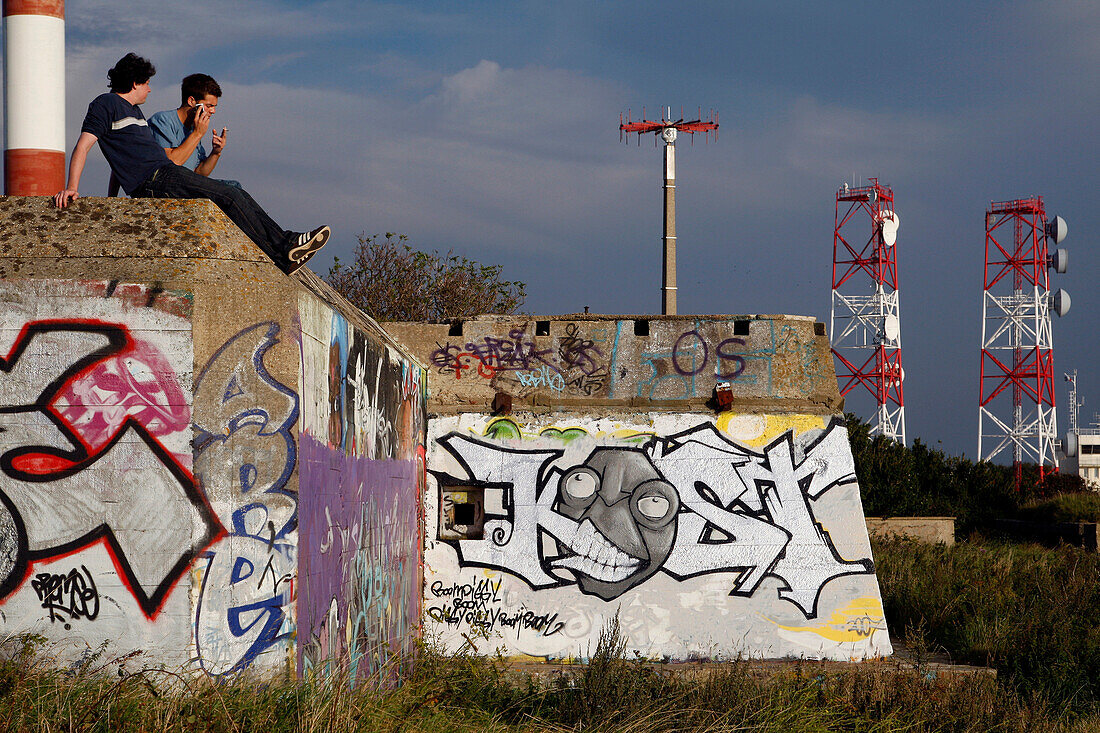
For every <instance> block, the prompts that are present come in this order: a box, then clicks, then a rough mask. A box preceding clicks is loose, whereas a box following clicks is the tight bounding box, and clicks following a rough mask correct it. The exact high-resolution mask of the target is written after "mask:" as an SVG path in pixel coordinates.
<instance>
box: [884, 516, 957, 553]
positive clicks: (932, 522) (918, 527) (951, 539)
mask: <svg viewBox="0 0 1100 733" xmlns="http://www.w3.org/2000/svg"><path fill="white" fill-rule="evenodd" d="M867 531H868V532H869V533H870V535H871V536H872V537H882V538H891V537H901V538H905V539H913V540H917V541H919V542H927V543H929V544H936V543H940V542H942V543H943V544H945V545H948V546H950V545H953V544H955V518H954V517H889V518H886V519H883V518H882V517H867Z"/></svg>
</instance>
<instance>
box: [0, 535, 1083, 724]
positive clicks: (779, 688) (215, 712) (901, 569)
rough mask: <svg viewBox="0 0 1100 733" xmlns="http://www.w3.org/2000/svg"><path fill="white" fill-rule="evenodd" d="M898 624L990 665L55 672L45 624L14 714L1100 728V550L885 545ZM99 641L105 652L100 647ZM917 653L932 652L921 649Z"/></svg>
mask: <svg viewBox="0 0 1100 733" xmlns="http://www.w3.org/2000/svg"><path fill="white" fill-rule="evenodd" d="M874 550H875V558H876V562H877V564H878V569H879V578H880V582H881V585H882V588H883V596H884V601H885V605H886V609H887V616H888V620H889V622H890V625H891V630H892V633H893V635H894V636H895V638H901V637H905V638H907V640H908V641H909V643H910V645H911V646H912V647H914V648H915V649H916V651H917V652H920V650H921V648H922V647H925V646H934V647H938V648H942V649H944V650H946V651H948V652H949V653H950V654H951V655H952V656H953V657H954V658H955V659H957V660H959V661H964V662H971V663H977V664H990V665H992V666H995V667H996V668H997V669H998V672H999V676H998V678H997V679H996V680H993V679H989V678H988V677H986V676H981V675H972V676H969V675H959V676H952V677H948V676H942V675H941V676H938V677H937V676H935V675H934V674H932V672H931V671H930V670H929V669H928V668H926V667H920V666H918V668H917V669H916V670H913V671H906V670H901V669H900V668H899V667H897V666H891V665H889V664H887V665H882V664H867V665H852V666H851V667H850V668H847V669H845V670H844V671H838V672H832V673H822V672H821V667H813V666H807V665H803V664H797V663H796V664H792V665H791V666H790V667H789V668H787V669H786V670H785V671H784V672H783V673H780V674H777V675H774V676H765V675H762V674H761V673H760V672H759V668H758V667H756V666H754V665H752V664H749V663H747V662H732V663H730V664H727V665H723V666H722V667H721V668H720V669H718V670H717V671H714V672H713V674H710V675H709V676H705V677H703V676H700V677H699V678H697V679H689V678H686V677H684V676H682V675H672V674H669V673H667V672H664V671H662V668H661V666H660V665H650V664H646V663H645V662H644V661H643V660H640V659H634V658H628V657H627V656H626V655H625V654H624V648H625V644H624V640H623V638H622V635H621V634H620V632H619V629H618V627H617V625H616V624H614V623H613V624H611V625H609V626H608V627H607V628H605V629H604V630H603V633H602V634H601V635H600V638H599V641H598V643H597V645H596V648H595V649H594V650H593V651H592V652H591V654H590V659H591V661H590V663H589V664H588V665H587V666H586V667H583V668H581V669H580V670H579V671H578V672H577V674H576V675H575V677H572V678H570V677H556V678H553V679H552V681H551V682H545V681H543V682H539V681H536V680H534V679H531V678H530V677H525V676H521V675H518V674H515V673H513V672H511V671H510V670H509V669H508V666H507V662H506V661H505V660H503V659H500V658H494V657H491V656H490V657H484V656H474V655H468V654H457V655H442V654H439V653H437V652H435V651H433V650H432V649H431V648H426V649H424V650H422V652H421V653H420V655H419V658H418V659H417V663H416V664H415V665H414V667H413V672H412V674H411V676H410V677H409V679H408V680H407V681H406V683H405V684H404V685H402V686H401V687H400V688H398V689H395V690H377V689H373V688H370V687H366V686H359V687H354V688H353V687H352V686H350V685H349V684H348V682H347V680H344V679H339V678H338V677H337V678H330V679H327V680H306V681H300V682H290V681H278V682H276V681H262V680H255V679H247V678H244V679H240V680H237V681H235V682H232V683H224V684H216V683H214V682H212V681H210V680H208V679H205V678H202V679H199V678H195V677H192V676H184V675H178V674H172V673H165V672H154V671H152V670H140V669H134V670H133V671H129V672H127V671H124V670H125V669H127V668H132V665H133V664H134V663H135V660H133V659H131V660H125V667H122V666H120V665H119V664H118V663H117V662H118V661H119V660H108V661H105V655H103V654H95V655H90V656H89V658H88V659H87V660H85V662H84V663H82V664H81V665H79V666H77V667H75V668H71V669H67V670H58V669H56V668H55V667H54V666H51V665H50V664H49V659H48V651H49V650H48V648H47V647H46V646H45V645H44V643H43V640H42V639H40V638H32V637H21V638H12V639H8V640H7V641H6V642H4V644H3V646H4V652H5V653H4V654H3V661H0V730H5V731H7V730H11V731H24V730H27V731H31V730H43V731H47V730H48V731H145V732H149V733H151V732H153V731H184V730H186V731H226V732H230V731H232V732H238V731H240V732H243V731H263V732H264V733H280V732H281V731H318V732H323V733H345V732H349V731H455V732H459V733H464V732H466V731H546V732H553V733H559V732H564V731H627V732H630V731H639V732H640V731H647V732H648V731H774V732H775V733H795V732H801V731H811V732H812V731H868V732H872V731H873V732H875V733H893V732H895V731H897V732H900V731H907V732H917V733H919V732H922V731H951V732H954V731H959V732H962V731H974V732H978V731H1006V732H1008V731H1037V732H1039V733H1044V732H1047V731H1049V732H1050V733H1078V732H1084V731H1097V730H1100V704H1098V703H1100V689H1098V685H1100V631H1097V630H1096V629H1094V628H1093V626H1094V625H1095V624H1094V622H1095V619H1094V615H1095V612H1096V610H1097V609H1098V608H1100V588H1098V585H1100V583H1098V582H1097V581H1098V578H1100V575H1098V573H1100V557H1098V556H1096V555H1089V554H1086V553H1084V552H1082V551H1080V550H1077V549H1075V548H1060V549H1057V550H1046V549H1042V548H1038V547H1029V546H1012V545H1002V544H997V543H990V542H985V541H981V540H978V539H975V540H974V541H971V542H964V543H960V544H958V545H956V546H955V547H951V548H948V547H943V546H930V545H917V544H914V543H909V542H904V541H890V542H881V543H876V544H875V547H874ZM101 651H102V650H101ZM919 656H920V654H918V657H919Z"/></svg>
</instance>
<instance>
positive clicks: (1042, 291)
mask: <svg viewBox="0 0 1100 733" xmlns="http://www.w3.org/2000/svg"><path fill="white" fill-rule="evenodd" d="M1065 236H1066V222H1065V221H1064V220H1063V219H1062V218H1061V217H1055V218H1054V219H1053V220H1048V219H1047V215H1046V210H1045V209H1044V207H1043V199H1042V197H1041V196H1033V197H1031V198H1027V199H1016V200H1013V201H1000V202H996V203H990V205H989V210H988V211H987V212H986V214H985V282H984V286H983V293H982V360H981V376H980V389H979V396H978V456H979V457H980V458H982V459H984V460H992V459H993V458H994V457H995V456H997V455H998V454H1000V453H1001V452H1002V451H1006V450H1008V449H1011V450H1012V462H1013V466H1014V468H1015V473H1016V488H1017V489H1019V488H1020V483H1021V481H1022V470H1021V469H1022V464H1023V460H1024V458H1027V459H1028V460H1032V461H1034V462H1035V463H1038V464H1039V467H1040V468H1039V471H1040V478H1042V476H1044V475H1045V474H1046V472H1047V466H1048V464H1049V465H1050V466H1051V467H1052V468H1053V469H1054V470H1057V468H1058V458H1057V455H1056V452H1055V448H1056V443H1057V439H1056V437H1055V436H1056V434H1057V408H1056V405H1055V396H1054V342H1053V335H1052V332H1053V329H1052V327H1051V320H1050V313H1051V311H1052V310H1053V311H1054V312H1055V313H1057V314H1058V315H1059V316H1062V315H1064V314H1065V313H1066V312H1067V311H1068V310H1069V295H1068V294H1067V293H1066V291H1064V290H1059V291H1058V292H1056V293H1054V294H1053V295H1052V294H1051V293H1050V278H1049V276H1048V273H1047V270H1048V268H1053V269H1054V270H1055V271H1056V272H1065V271H1066V265H1067V262H1068V254H1067V252H1066V250H1064V249H1059V250H1057V251H1056V252H1055V253H1054V254H1053V255H1049V254H1048V251H1047V239H1050V240H1052V241H1053V242H1054V243H1055V244H1057V243H1059V242H1061V241H1062V239H1063V238H1064V237H1065ZM1009 397H1011V399H1009Z"/></svg>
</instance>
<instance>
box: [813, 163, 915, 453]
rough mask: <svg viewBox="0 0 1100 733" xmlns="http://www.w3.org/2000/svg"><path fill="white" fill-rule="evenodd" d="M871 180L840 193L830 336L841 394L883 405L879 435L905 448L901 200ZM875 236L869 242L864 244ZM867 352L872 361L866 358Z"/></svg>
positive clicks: (876, 431)
mask: <svg viewBox="0 0 1100 733" xmlns="http://www.w3.org/2000/svg"><path fill="white" fill-rule="evenodd" d="M867 180H868V181H870V185H867V186H857V187H856V188H849V187H848V184H847V183H845V184H844V185H843V186H841V187H840V190H838V191H837V193H836V219H835V220H834V222H835V224H834V226H833V302H832V310H831V312H830V322H829V333H830V334H832V338H833V355H834V356H835V357H836V359H837V361H838V362H839V363H840V364H839V366H838V367H837V370H836V375H837V379H838V380H839V381H840V394H841V395H842V396H844V395H847V394H848V392H850V391H851V390H852V389H854V388H855V387H856V385H863V387H864V388H865V389H866V390H867V391H868V392H870V393H871V396H872V397H874V398H875V402H876V404H877V416H876V421H875V424H874V425H872V426H871V432H872V434H881V435H885V436H886V437H887V438H890V439H891V440H896V441H898V442H900V443H902V444H903V445H904V444H905V398H904V390H903V389H902V382H903V380H904V379H905V371H904V370H903V369H902V367H901V319H900V314H899V309H898V261H897V247H896V246H895V243H896V241H897V233H898V215H897V214H896V213H895V212H894V192H893V191H892V190H891V189H890V188H889V187H888V186H881V185H879V182H878V179H877V178H869V179H867ZM868 230H869V231H870V236H869V237H868V239H867V240H866V241H864V240H863V237H864V236H865V233H866V232H867V231H868ZM861 242H862V244H860V243H861ZM868 281H869V282H868ZM868 285H870V290H871V293H870V295H868V294H867V286H868ZM868 351H869V352H871V353H870V354H869V355H868V356H866V357H864V356H863V354H866V353H867V352H868ZM845 352H846V353H847V354H848V356H845V355H844V353H845ZM857 354H858V356H857ZM849 357H851V358H850V359H849ZM861 359H862V361H860V360H861ZM857 364H859V366H857Z"/></svg>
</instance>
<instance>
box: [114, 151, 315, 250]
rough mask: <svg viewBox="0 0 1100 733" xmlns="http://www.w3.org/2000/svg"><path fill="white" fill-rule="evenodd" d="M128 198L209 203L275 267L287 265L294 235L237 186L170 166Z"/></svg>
mask: <svg viewBox="0 0 1100 733" xmlns="http://www.w3.org/2000/svg"><path fill="white" fill-rule="evenodd" d="M233 183H236V182H235V181H234V182H233ZM131 195H132V196H133V197H134V198H153V199H210V200H211V201H213V202H214V204H215V205H216V206H217V207H218V208H219V209H221V210H222V211H224V212H225V215H226V216H228V217H229V218H230V220H231V221H232V222H233V223H234V224H236V225H237V226H238V227H240V229H241V231H242V232H244V233H245V234H246V235H248V238H249V239H251V240H252V241H253V242H255V243H256V246H258V247H259V248H260V249H262V250H263V251H264V253H265V254H266V255H267V256H268V257H270V258H271V260H272V261H273V262H274V263H275V264H276V265H278V266H279V267H284V266H286V265H287V264H288V263H289V260H288V259H287V256H286V252H287V250H288V249H289V248H290V246H291V238H292V237H294V236H295V235H294V233H293V232H288V231H287V230H285V229H283V228H282V227H280V226H279V225H278V224H276V223H275V220H274V219H272V218H271V217H270V216H268V215H267V212H266V211H264V210H263V209H262V208H260V205H259V204H257V203H256V201H255V200H254V199H253V198H252V197H251V196H249V195H248V192H247V191H245V190H244V189H243V188H241V187H240V185H239V184H238V185H236V186H234V185H230V184H229V183H228V182H226V181H219V180H218V179H216V178H207V177H206V176H200V175H199V174H198V173H195V172H194V171H193V170H191V169H189V168H184V167H183V166H182V165H175V164H174V163H172V164H169V165H166V166H163V167H161V168H158V169H157V170H156V172H154V173H153V175H151V176H149V178H148V180H146V181H145V182H144V183H142V184H141V185H140V186H138V187H137V188H136V189H134V192H133V193H132V194H131Z"/></svg>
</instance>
